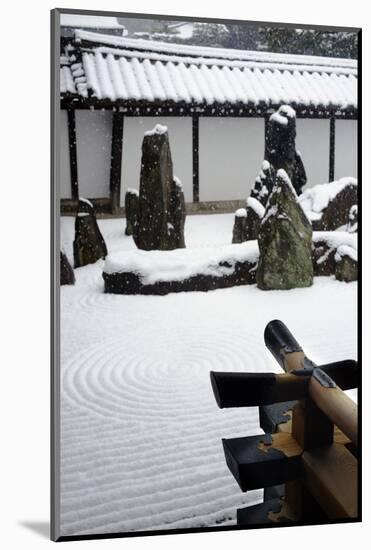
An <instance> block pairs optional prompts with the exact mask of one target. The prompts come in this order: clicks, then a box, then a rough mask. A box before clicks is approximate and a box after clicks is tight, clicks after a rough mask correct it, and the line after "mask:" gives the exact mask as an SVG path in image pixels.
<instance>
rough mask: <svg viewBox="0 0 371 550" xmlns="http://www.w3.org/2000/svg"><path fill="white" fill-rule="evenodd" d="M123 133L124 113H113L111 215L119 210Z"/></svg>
mask: <svg viewBox="0 0 371 550" xmlns="http://www.w3.org/2000/svg"><path fill="white" fill-rule="evenodd" d="M123 133H124V113H121V112H120V111H115V112H114V113H113V118H112V145H111V174H110V195H111V206H112V214H116V213H117V212H118V210H119V208H120V193H121V161H122V141H123Z"/></svg>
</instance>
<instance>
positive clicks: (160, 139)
mask: <svg viewBox="0 0 371 550" xmlns="http://www.w3.org/2000/svg"><path fill="white" fill-rule="evenodd" d="M184 219H185V204H184V196H183V190H182V187H181V184H180V182H179V180H177V179H174V176H173V163H172V160H171V152H170V144H169V136H168V132H167V127H166V126H162V125H161V124H156V126H155V127H154V128H153V130H150V131H148V132H145V134H144V139H143V144H142V162H141V172H140V189H139V205H138V222H137V230H136V231H135V232H134V233H133V236H134V240H135V243H136V245H137V247H138V248H141V249H143V250H172V249H174V248H183V247H184V246H185V243H184Z"/></svg>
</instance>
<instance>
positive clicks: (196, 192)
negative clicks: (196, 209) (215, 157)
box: [192, 114, 200, 202]
mask: <svg viewBox="0 0 371 550" xmlns="http://www.w3.org/2000/svg"><path fill="white" fill-rule="evenodd" d="M199 120H200V117H199V115H195V114H194V115H192V159H193V160H192V168H193V170H192V173H193V202H199V200H200V183H199Z"/></svg>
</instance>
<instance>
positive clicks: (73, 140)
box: [67, 109, 79, 200]
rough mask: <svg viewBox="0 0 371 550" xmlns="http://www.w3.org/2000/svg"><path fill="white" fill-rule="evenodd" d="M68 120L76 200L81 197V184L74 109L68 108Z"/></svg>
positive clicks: (72, 177)
mask: <svg viewBox="0 0 371 550" xmlns="http://www.w3.org/2000/svg"><path fill="white" fill-rule="evenodd" d="M67 122H68V146H69V152H70V171H71V196H72V198H73V199H74V200H78V198H79V184H78V172H77V142H76V118H75V111H74V109H68V110H67Z"/></svg>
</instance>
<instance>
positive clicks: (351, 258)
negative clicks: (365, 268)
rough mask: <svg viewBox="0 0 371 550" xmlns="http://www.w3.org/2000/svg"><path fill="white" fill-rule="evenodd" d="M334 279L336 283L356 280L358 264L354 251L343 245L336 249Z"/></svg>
mask: <svg viewBox="0 0 371 550" xmlns="http://www.w3.org/2000/svg"><path fill="white" fill-rule="evenodd" d="M335 261H336V268H335V278H336V279H337V280H338V281H345V282H346V283H351V282H352V281H356V280H357V279H358V262H357V255H356V252H355V250H354V249H352V248H350V247H349V246H346V245H343V246H341V247H339V248H338V250H337V252H336V255H335Z"/></svg>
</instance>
